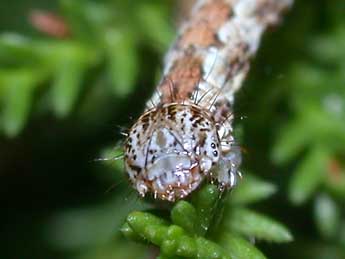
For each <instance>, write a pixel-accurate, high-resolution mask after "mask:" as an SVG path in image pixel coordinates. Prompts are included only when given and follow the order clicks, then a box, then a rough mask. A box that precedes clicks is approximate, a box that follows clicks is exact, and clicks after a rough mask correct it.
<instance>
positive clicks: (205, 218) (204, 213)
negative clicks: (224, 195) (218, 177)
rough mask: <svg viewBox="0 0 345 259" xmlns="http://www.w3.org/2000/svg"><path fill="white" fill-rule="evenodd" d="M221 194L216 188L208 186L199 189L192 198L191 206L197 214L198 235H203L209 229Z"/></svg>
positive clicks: (211, 185)
mask: <svg viewBox="0 0 345 259" xmlns="http://www.w3.org/2000/svg"><path fill="white" fill-rule="evenodd" d="M220 198H221V193H220V191H219V190H218V188H217V186H215V185H213V184H208V185H206V186H204V187H203V188H201V189H200V190H199V191H197V192H196V193H195V195H194V196H193V197H192V204H193V205H194V206H195V208H196V210H197V214H198V222H199V230H198V234H199V235H205V234H206V232H207V231H208V229H209V226H210V223H211V221H212V220H213V217H214V215H215V213H216V211H217V207H218V205H219V203H218V202H219V201H220Z"/></svg>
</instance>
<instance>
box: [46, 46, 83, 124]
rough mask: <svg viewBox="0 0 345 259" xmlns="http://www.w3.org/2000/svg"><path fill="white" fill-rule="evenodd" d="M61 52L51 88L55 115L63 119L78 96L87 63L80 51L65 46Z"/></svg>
mask: <svg viewBox="0 0 345 259" xmlns="http://www.w3.org/2000/svg"><path fill="white" fill-rule="evenodd" d="M61 52H62V53H61V56H60V57H58V60H57V63H56V69H57V71H56V75H55V81H54V83H53V86H52V104H53V108H54V111H55V113H56V115H57V116H58V117H65V116H67V115H68V114H69V113H70V112H71V110H72V108H73V106H74V104H75V102H76V100H77V98H78V96H79V93H80V90H81V85H82V79H83V75H84V73H85V70H86V67H87V63H88V61H87V58H86V57H85V56H84V53H82V52H83V50H81V49H78V48H70V46H66V49H65V51H61Z"/></svg>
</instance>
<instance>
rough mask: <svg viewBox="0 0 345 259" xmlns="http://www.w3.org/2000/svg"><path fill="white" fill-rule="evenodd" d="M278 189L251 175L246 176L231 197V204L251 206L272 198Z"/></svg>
mask: <svg viewBox="0 0 345 259" xmlns="http://www.w3.org/2000/svg"><path fill="white" fill-rule="evenodd" d="M275 191H276V188H275V186H274V185H273V184H271V183H268V182H264V181H262V180H259V179H258V178H256V177H253V176H251V175H247V174H246V175H245V177H244V179H243V180H242V181H241V182H240V183H239V185H238V186H237V187H236V188H235V190H234V191H233V192H232V193H231V195H230V197H229V202H230V203H231V204H237V205H238V204H241V205H244V204H249V203H253V202H257V201H260V200H263V199H266V198H268V197H270V196H271V195H272V194H273V193H274V192H275Z"/></svg>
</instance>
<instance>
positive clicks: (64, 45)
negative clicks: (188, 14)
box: [0, 0, 173, 137]
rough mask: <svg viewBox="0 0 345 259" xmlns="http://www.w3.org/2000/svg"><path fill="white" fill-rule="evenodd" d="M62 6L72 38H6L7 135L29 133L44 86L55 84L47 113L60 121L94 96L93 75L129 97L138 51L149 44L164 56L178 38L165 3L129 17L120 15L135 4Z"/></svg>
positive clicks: (0, 61)
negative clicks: (82, 100) (83, 99)
mask: <svg viewBox="0 0 345 259" xmlns="http://www.w3.org/2000/svg"><path fill="white" fill-rule="evenodd" d="M59 5H60V9H61V13H62V16H63V17H64V19H65V23H66V25H65V26H67V28H68V29H69V30H70V31H71V36H68V37H66V38H65V39H61V40H59V39H51V38H47V37H40V38H34V37H29V36H23V35H20V34H14V33H6V34H2V35H0V85H1V91H0V107H4V108H3V111H2V115H1V116H0V125H2V130H3V132H4V133H5V134H6V135H7V136H11V137H13V136H16V135H17V134H18V133H19V132H20V131H21V130H22V129H23V128H24V126H25V124H26V122H27V120H28V118H29V115H30V111H31V110H35V108H36V107H35V104H36V103H37V102H39V100H37V96H36V94H35V92H37V89H38V88H40V87H42V86H45V87H47V86H49V85H51V89H50V91H49V101H47V102H46V103H47V104H48V105H47V106H46V107H45V109H47V110H52V111H53V112H54V113H55V115H56V116H57V117H59V118H65V117H66V116H68V115H69V114H70V113H71V112H72V111H73V109H74V107H75V105H76V103H77V102H78V100H79V99H80V98H81V96H84V97H85V95H86V94H88V92H87V90H88V89H90V87H88V84H89V80H88V79H87V78H90V76H88V75H89V74H90V73H92V77H93V78H96V77H98V78H106V80H107V84H108V85H109V87H108V88H107V92H108V94H109V95H113V96H114V97H116V96H117V97H118V98H125V97H126V96H128V95H129V94H130V93H131V92H132V90H133V87H134V86H135V83H136V81H137V77H138V73H139V64H138V63H139V53H138V46H140V45H143V42H146V39H149V40H150V45H151V46H152V47H153V48H154V49H155V51H160V52H161V51H162V50H163V49H165V48H166V46H167V45H168V44H169V42H170V41H171V39H172V35H173V33H172V30H171V28H170V25H169V24H168V22H167V19H165V17H166V15H167V13H166V10H164V9H163V8H164V5H163V4H159V3H151V2H150V1H146V2H145V1H144V2H142V3H138V4H137V7H136V8H134V9H129V10H130V11H128V12H126V13H122V12H123V11H120V10H123V9H124V8H130V5H128V4H126V3H122V2H121V1H109V2H107V1H104V2H95V1H84V0H77V1H68V0H61V1H60V2H59ZM111 10H114V11H111ZM104 66H105V67H104ZM99 69H102V70H103V69H104V70H105V73H103V72H99ZM93 87H97V85H94V86H93ZM82 93H83V95H82Z"/></svg>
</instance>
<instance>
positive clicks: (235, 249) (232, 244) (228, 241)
mask: <svg viewBox="0 0 345 259" xmlns="http://www.w3.org/2000/svg"><path fill="white" fill-rule="evenodd" d="M220 243H221V245H222V246H223V247H224V249H226V251H227V252H228V253H229V255H230V256H231V257H232V258H233V259H265V258H266V257H265V256H264V255H263V254H262V253H261V252H260V250H258V249H257V248H256V247H255V246H254V245H252V244H251V243H250V242H248V241H247V240H245V239H244V238H242V237H240V236H238V235H234V234H229V233H223V234H222V235H221V238H220Z"/></svg>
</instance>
